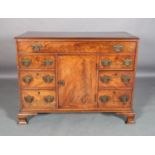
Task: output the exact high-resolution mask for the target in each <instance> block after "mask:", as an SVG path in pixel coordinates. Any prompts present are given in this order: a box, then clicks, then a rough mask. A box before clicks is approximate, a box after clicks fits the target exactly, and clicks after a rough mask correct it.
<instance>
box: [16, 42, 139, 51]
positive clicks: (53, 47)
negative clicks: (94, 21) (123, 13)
mask: <svg viewBox="0 0 155 155" xmlns="http://www.w3.org/2000/svg"><path fill="white" fill-rule="evenodd" d="M32 45H41V46H42V48H41V49H40V51H38V52H37V53H40V52H44V53H46V52H76V53H77V52H89V53H95V52H101V53H116V51H115V50H114V49H113V46H114V45H122V46H123V49H122V51H121V52H120V53H135V50H136V42H135V41H133V42H131V41H130V42H124V41H108V42H107V41H96V42H94V41H83V42H82V41H76V42H74V41H66V42H65V41H64V42H60V41H54V42H53V41H48V40H47V41H42V40H41V41H37V40H32V41H31V40H30V41H19V42H18V52H30V53H31V52H35V51H34V50H33V49H32ZM35 53H36V52H35Z"/></svg>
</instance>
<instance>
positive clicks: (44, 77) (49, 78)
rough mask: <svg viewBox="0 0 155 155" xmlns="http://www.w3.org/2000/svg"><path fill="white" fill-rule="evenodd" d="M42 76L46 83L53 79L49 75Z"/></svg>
mask: <svg viewBox="0 0 155 155" xmlns="http://www.w3.org/2000/svg"><path fill="white" fill-rule="evenodd" d="M42 78H43V80H44V82H46V83H51V82H53V80H54V77H53V76H51V75H45V76H43V77H42Z"/></svg>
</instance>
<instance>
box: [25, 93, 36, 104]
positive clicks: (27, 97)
mask: <svg viewBox="0 0 155 155" xmlns="http://www.w3.org/2000/svg"><path fill="white" fill-rule="evenodd" d="M24 100H25V102H27V103H32V102H33V100H34V97H33V96H30V95H28V96H25V97H24Z"/></svg>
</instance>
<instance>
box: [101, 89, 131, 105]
mask: <svg viewBox="0 0 155 155" xmlns="http://www.w3.org/2000/svg"><path fill="white" fill-rule="evenodd" d="M98 105H99V108H129V107H130V105H131V91H129V90H102V91H99V93H98Z"/></svg>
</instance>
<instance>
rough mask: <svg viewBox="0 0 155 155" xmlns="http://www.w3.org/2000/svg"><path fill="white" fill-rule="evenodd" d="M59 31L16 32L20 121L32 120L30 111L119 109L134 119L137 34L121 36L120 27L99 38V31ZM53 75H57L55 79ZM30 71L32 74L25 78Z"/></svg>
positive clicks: (109, 110) (107, 110)
mask: <svg viewBox="0 0 155 155" xmlns="http://www.w3.org/2000/svg"><path fill="white" fill-rule="evenodd" d="M56 34H57V35H58V33H56ZM56 34H53V33H52V37H51V36H49V37H47V33H46V35H44V36H40V37H39V35H40V33H35V36H38V37H35V36H32V34H31V33H28V34H25V35H21V36H19V37H17V38H16V46H17V68H18V76H19V87H20V102H21V103H20V112H19V114H18V120H19V124H27V117H28V116H33V115H37V114H38V113H48V112H115V113H116V114H118V115H123V116H125V117H126V118H127V120H126V122H127V123H129V124H130V123H133V122H134V119H135V113H134V112H133V102H132V101H133V90H134V83H135V73H136V64H137V51H138V38H137V37H133V36H132V35H129V34H125V33H124V34H123V35H122V37H121V33H119V34H117V37H118V38H117V37H116V34H115V33H113V37H112V33H111V34H109V35H108V34H106V36H108V37H107V38H106V37H105V36H102V35H101V34H102V33H98V38H97V37H96V35H97V33H95V34H90V33H88V34H87V35H88V36H83V35H82V34H81V33H79V35H78V36H77V37H76V36H75V34H72V35H71V36H70V37H69V36H68V35H69V34H68V33H67V34H59V35H58V36H55V35H56ZM49 35H50V34H49ZM28 36H29V37H28ZM63 36H64V37H63ZM65 36H66V38H65ZM36 45H37V46H38V47H34V46H36ZM32 46H33V47H32ZM23 60H24V63H23ZM45 61H46V62H45ZM105 61H106V62H105ZM29 62H31V63H29ZM103 62H104V63H103ZM109 62H110V63H109ZM103 64H104V65H103ZM45 76H48V78H47V82H46V80H45V78H43V77H45ZM49 76H50V77H54V78H53V80H52V82H49V81H50V79H51V78H50V77H49ZM25 77H27V78H26V81H29V80H30V79H31V78H32V80H30V82H25ZM103 77H104V78H103ZM105 77H106V80H105ZM107 77H108V78H109V77H110V80H108V81H107V79H108V78H107ZM122 77H125V79H126V80H125V81H124V80H122ZM128 77H129V79H128ZM101 78H102V80H101ZM23 79H24V80H23ZM103 79H104V80H103ZM123 79H124V78H123ZM107 96H108V98H107Z"/></svg>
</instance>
